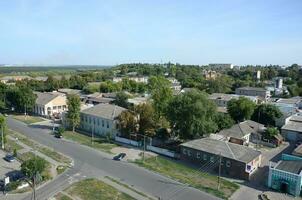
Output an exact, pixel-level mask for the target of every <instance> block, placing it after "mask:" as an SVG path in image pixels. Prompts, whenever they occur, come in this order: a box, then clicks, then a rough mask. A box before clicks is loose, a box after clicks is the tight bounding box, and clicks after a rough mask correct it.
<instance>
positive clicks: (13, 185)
mask: <svg viewBox="0 0 302 200" xmlns="http://www.w3.org/2000/svg"><path fill="white" fill-rule="evenodd" d="M19 185H20V181H12V182H10V183H9V184H7V185H6V191H12V190H16V189H17V187H18V186H19Z"/></svg>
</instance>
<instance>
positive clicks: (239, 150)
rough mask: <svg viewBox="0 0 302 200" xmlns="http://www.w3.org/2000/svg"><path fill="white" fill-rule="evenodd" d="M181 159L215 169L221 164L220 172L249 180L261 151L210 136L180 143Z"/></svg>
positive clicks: (258, 161) (259, 161)
mask: <svg viewBox="0 0 302 200" xmlns="http://www.w3.org/2000/svg"><path fill="white" fill-rule="evenodd" d="M180 146H181V155H180V158H181V159H182V160H185V161H188V162H191V163H194V164H196V165H198V166H204V165H207V166H211V169H212V170H214V171H217V170H218V168H219V163H220V164H221V174H224V175H227V176H230V177H233V178H240V179H245V180H249V179H250V177H251V175H252V174H253V173H254V172H255V171H256V170H257V169H258V167H259V166H260V164H261V152H260V151H256V150H254V149H252V148H249V147H247V146H243V145H238V144H234V143H229V142H226V141H221V140H216V139H212V138H202V139H197V140H192V141H189V142H185V143H182V144H181V145H180ZM201 169H202V168H201Z"/></svg>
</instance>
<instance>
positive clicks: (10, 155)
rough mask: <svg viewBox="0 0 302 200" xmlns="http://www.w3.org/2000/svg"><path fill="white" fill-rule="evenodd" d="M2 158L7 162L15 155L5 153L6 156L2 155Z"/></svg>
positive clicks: (12, 159) (12, 160) (13, 159)
mask: <svg viewBox="0 0 302 200" xmlns="http://www.w3.org/2000/svg"><path fill="white" fill-rule="evenodd" d="M4 160H6V161H7V162H14V161H15V157H14V156H13V155H12V154H6V156H5V157H4Z"/></svg>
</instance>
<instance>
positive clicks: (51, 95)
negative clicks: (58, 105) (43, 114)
mask: <svg viewBox="0 0 302 200" xmlns="http://www.w3.org/2000/svg"><path fill="white" fill-rule="evenodd" d="M34 94H36V95H37V99H36V104H39V105H46V104H48V103H49V102H50V101H52V100H54V99H55V98H57V97H58V96H65V95H64V94H62V93H60V92H34Z"/></svg>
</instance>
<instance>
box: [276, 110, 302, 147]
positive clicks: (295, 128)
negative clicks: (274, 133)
mask: <svg viewBox="0 0 302 200" xmlns="http://www.w3.org/2000/svg"><path fill="white" fill-rule="evenodd" d="M281 134H282V136H283V137H284V138H285V139H286V140H289V141H298V140H302V115H293V116H291V117H289V118H287V120H286V121H285V125H283V126H282V128H281Z"/></svg>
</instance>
